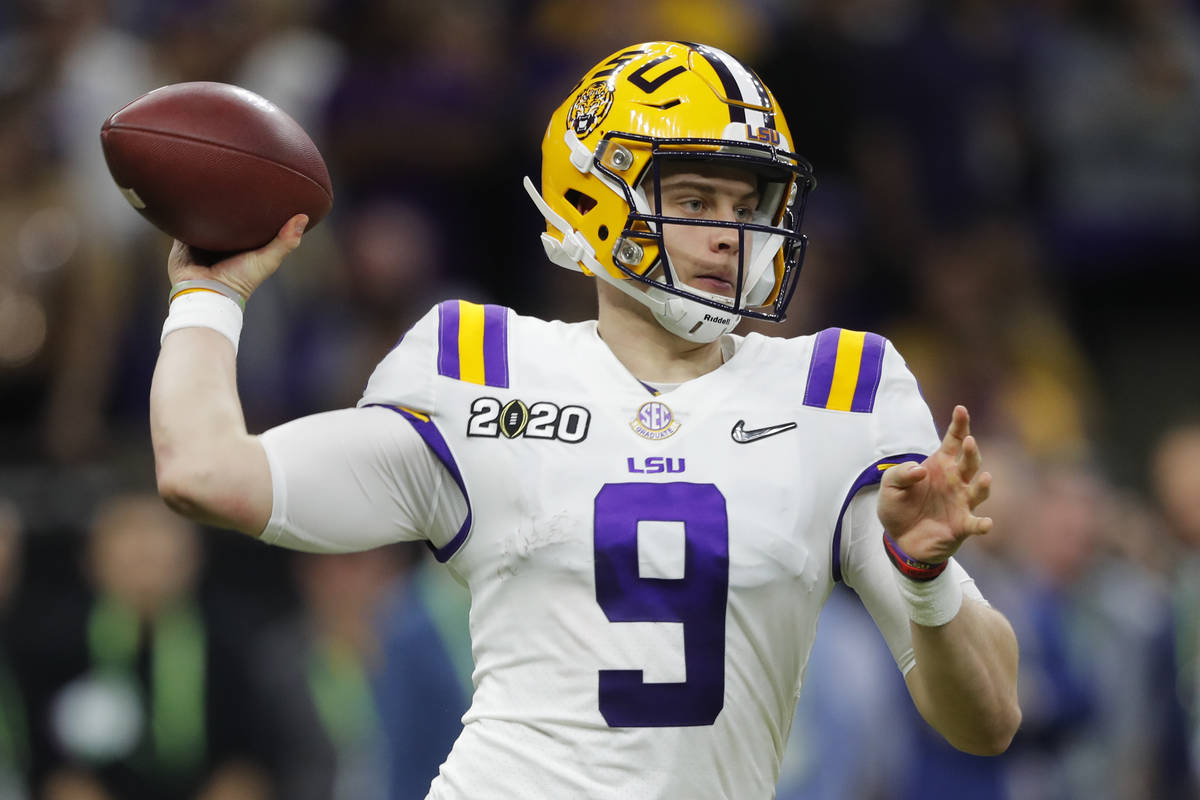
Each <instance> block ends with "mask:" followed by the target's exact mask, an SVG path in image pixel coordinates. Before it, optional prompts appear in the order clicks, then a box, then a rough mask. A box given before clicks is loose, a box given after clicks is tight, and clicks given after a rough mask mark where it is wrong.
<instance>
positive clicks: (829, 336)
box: [804, 328, 887, 414]
mask: <svg viewBox="0 0 1200 800" xmlns="http://www.w3.org/2000/svg"><path fill="white" fill-rule="evenodd" d="M886 344H887V340H886V339H884V338H883V337H882V336H880V335H879V334H877V333H865V332H862V331H849V330H844V329H842V328H826V329H825V330H823V331H821V332H820V333H818V334H817V336H816V341H815V342H814V343H813V354H812V360H811V361H810V362H809V366H808V380H807V383H806V384H805V387H804V405H806V406H812V407H814V408H825V409H829V410H831V411H853V412H857V413H860V414H866V413H870V412H871V411H872V410H873V409H874V408H875V393H876V392H877V391H878V390H879V380H880V377H881V376H882V374H883V355H884V350H885V349H886Z"/></svg>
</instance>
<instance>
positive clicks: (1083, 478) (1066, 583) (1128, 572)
mask: <svg viewBox="0 0 1200 800" xmlns="http://www.w3.org/2000/svg"><path fill="white" fill-rule="evenodd" d="M1112 494H1113V492H1112V488H1111V487H1110V486H1109V485H1108V484H1107V483H1106V482H1105V481H1104V480H1103V478H1101V477H1100V476H1099V475H1098V474H1097V473H1096V472H1094V471H1093V470H1091V469H1088V468H1086V467H1083V466H1075V465H1067V464H1059V465H1048V466H1047V467H1046V468H1045V469H1044V470H1042V471H1041V473H1040V479H1039V483H1038V491H1037V495H1036V497H1035V500H1034V503H1033V505H1032V508H1031V510H1030V512H1031V513H1030V515H1029V517H1028V519H1027V524H1026V525H1025V526H1023V527H1021V528H1020V529H1019V530H1018V531H1017V537H1016V545H1017V548H1018V549H1017V550H1016V551H1014V552H1016V553H1018V554H1019V555H1020V556H1021V559H1022V563H1021V570H1022V572H1023V573H1024V574H1025V575H1026V576H1027V578H1026V591H1025V593H1024V597H1023V608H1018V609H1009V608H1004V607H1001V611H1004V612H1005V613H1006V614H1008V615H1009V618H1010V619H1011V620H1012V622H1013V626H1014V628H1016V630H1017V635H1018V637H1019V639H1020V641H1021V643H1022V665H1021V670H1022V674H1021V682H1020V690H1021V708H1022V710H1023V712H1024V715H1025V719H1024V722H1023V723H1022V726H1021V730H1020V731H1019V732H1018V734H1017V738H1016V740H1014V746H1013V749H1011V750H1010V752H1009V756H1008V758H1009V761H1010V763H1011V764H1012V766H1013V769H1012V772H1011V777H1012V787H1013V792H1014V797H1020V798H1022V800H1024V799H1025V798H1030V799H1031V800H1036V799H1037V798H1047V799H1048V800H1049V799H1050V798H1075V797H1111V798H1128V800H1140V799H1141V798H1146V797H1164V798H1166V797H1184V796H1185V794H1184V793H1185V791H1186V789H1185V786H1186V780H1187V775H1186V760H1185V758H1184V751H1183V746H1182V745H1183V743H1182V738H1181V735H1182V725H1181V724H1180V722H1181V721H1180V706H1179V703H1178V698H1177V696H1176V694H1175V693H1174V691H1173V690H1172V687H1174V686H1176V677H1175V676H1176V670H1175V663H1174V657H1173V656H1174V652H1173V648H1172V644H1171V634H1172V631H1173V625H1174V618H1173V615H1172V611H1171V606H1170V603H1169V597H1168V595H1167V591H1166V587H1165V586H1164V585H1163V583H1162V582H1161V581H1160V580H1159V579H1158V578H1157V577H1156V576H1155V575H1154V574H1153V573H1150V572H1149V571H1148V570H1146V569H1145V568H1144V567H1142V566H1141V565H1140V564H1137V563H1134V562H1131V561H1129V560H1126V559H1124V558H1121V557H1120V556H1118V555H1116V554H1114V553H1113V552H1112V551H1111V550H1110V549H1109V547H1108V546H1107V542H1108V539H1109V537H1110V536H1113V535H1117V536H1119V535H1123V533H1124V531H1110V526H1111V525H1113V524H1114V522H1115V521H1116V520H1118V519H1119V518H1120V517H1119V516H1118V515H1117V514H1116V513H1115V512H1114V509H1113V505H1112V503H1111V496H1112Z"/></svg>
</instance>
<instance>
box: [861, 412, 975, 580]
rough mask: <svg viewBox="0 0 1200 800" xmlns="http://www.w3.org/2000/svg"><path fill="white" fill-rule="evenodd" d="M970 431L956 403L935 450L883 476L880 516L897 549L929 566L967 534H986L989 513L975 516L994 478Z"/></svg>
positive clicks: (947, 554) (967, 419) (951, 552)
mask: <svg viewBox="0 0 1200 800" xmlns="http://www.w3.org/2000/svg"><path fill="white" fill-rule="evenodd" d="M982 463H983V458H982V456H981V455H980V453H979V444H978V442H976V441H975V437H974V436H972V435H971V421H970V415H969V414H968V413H967V409H966V408H964V407H963V406H955V408H954V413H953V414H952V415H951V418H950V427H949V428H948V429H947V430H946V435H945V437H944V438H943V439H942V444H941V446H940V447H938V449H937V450H936V451H935V452H934V453H933V454H932V455H930V456H929V457H928V458H926V459H925V460H924V461H923V462H921V463H920V464H917V463H916V462H914V461H907V462H905V463H903V464H897V465H896V466H894V467H892V468H890V469H889V470H888V471H887V472H885V473H884V474H883V481H882V483H881V484H880V491H879V519H880V521H882V522H883V527H884V529H885V530H886V531H887V532H888V533H889V534H890V535H891V537H892V538H893V539H895V540H896V543H897V544H898V545H900V549H901V550H903V551H904V552H905V553H907V554H908V555H909V556H910V557H912V558H915V559H918V560H920V561H925V562H927V563H930V564H936V563H940V562H942V561H945V560H946V559H947V558H949V557H950V556H952V555H954V553H955V552H956V551H957V550H958V548H959V546H960V545H961V544H962V543H963V542H964V541H965V540H966V539H967V537H968V536H977V535H983V534H986V533H987V532H988V531H990V530H991V529H992V519H991V517H977V516H975V514H974V511H975V507H976V506H978V505H979V504H980V503H982V502H983V501H984V500H986V499H987V497H988V494H989V492H990V491H991V485H992V476H991V474H990V473H987V472H982V471H980V466H981V465H982Z"/></svg>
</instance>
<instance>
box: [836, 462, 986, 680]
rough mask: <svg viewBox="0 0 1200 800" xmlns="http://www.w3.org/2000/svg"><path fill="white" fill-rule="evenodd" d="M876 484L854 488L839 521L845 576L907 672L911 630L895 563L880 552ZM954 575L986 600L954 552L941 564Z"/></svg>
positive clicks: (965, 591)
mask: <svg viewBox="0 0 1200 800" xmlns="http://www.w3.org/2000/svg"><path fill="white" fill-rule="evenodd" d="M878 498H879V487H878V486H877V485H876V486H871V487H869V488H867V489H864V490H863V491H861V492H859V493H858V494H857V495H856V496H855V498H854V500H853V501H852V502H851V503H850V507H849V509H847V511H846V518H845V520H844V522H843V530H844V535H845V541H846V547H845V581H846V585H847V586H849V587H850V588H852V589H853V590H854V591H855V592H856V593H857V594H858V596H859V597H860V598H861V599H862V602H863V605H864V606H865V607H866V609H867V612H868V613H869V614H870V615H871V618H872V619H873V620H875V625H876V627H878V628H879V632H880V633H882V634H883V638H884V640H885V641H886V642H887V646H888V650H890V651H891V653H892V658H893V659H895V661H896V666H897V667H898V668H899V669H900V672H901V673H902V674H904V675H907V674H908V672H909V670H911V669H912V668H913V667H914V666H916V663H917V660H916V657H915V656H914V655H913V645H912V630H911V628H909V624H908V609H907V608H906V606H905V604H904V598H902V597H901V596H900V589H899V588H898V587H897V586H896V576H895V572H896V568H895V567H893V566H892V564H891V562H890V561H888V559H887V555H886V554H885V553H884V550H883V544H882V538H883V523H881V522H880V521H879V515H878V514H876V513H875V508H876V505H877V502H878ZM946 571H947V572H948V573H950V575H951V576H952V579H953V580H956V581H958V582H959V583H960V584H961V585H962V588H963V594H965V595H966V596H967V597H971V598H974V599H975V600H977V601H979V602H981V603H983V604H985V605H987V604H988V602H987V600H985V599H984V597H983V595H982V594H981V593H980V591H979V589H978V588H977V587H976V586H975V581H974V580H973V579H972V578H971V576H970V575H969V574H967V571H966V570H965V569H963V567H962V566H961V565H960V564H959V563H958V561H957V560H956V559H954V558H951V559H950V566H948V567H947V568H946Z"/></svg>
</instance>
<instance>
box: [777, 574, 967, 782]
mask: <svg viewBox="0 0 1200 800" xmlns="http://www.w3.org/2000/svg"><path fill="white" fill-rule="evenodd" d="M803 680H804V683H803V686H802V687H801V690H800V697H799V701H798V703H797V706H796V716H795V719H794V721H793V723H792V730H791V734H790V736H789V737H788V742H787V748H786V750H785V751H784V756H783V763H782V765H781V766H780V774H779V783H778V793H777V795H776V798H777V800H844V799H845V798H855V800H894V799H895V798H897V797H899V795H898V794H896V792H897V791H898V790H899V787H900V786H901V785H902V784H903V782H904V780H905V778H906V776H907V775H908V774H909V770H910V769H911V766H912V759H911V755H912V752H913V747H912V741H911V737H909V736H904V735H898V733H897V729H896V728H892V727H890V726H883V725H880V724H879V721H880V720H881V719H887V720H893V721H894V720H903V719H907V715H908V713H909V711H908V709H909V708H911V707H912V701H911V700H909V698H908V692H907V689H906V688H905V685H904V678H903V677H902V676H901V675H900V672H899V670H898V669H896V663H895V662H894V661H893V660H892V655H891V653H890V652H889V651H888V649H887V645H886V644H885V642H884V640H883V637H882V636H880V635H879V630H878V629H877V628H876V627H875V624H874V623H873V622H872V621H871V617H870V616H869V615H868V614H867V612H866V609H865V608H863V605H862V602H861V601H860V600H859V599H858V597H857V596H856V595H855V594H854V592H853V591H851V590H849V589H847V588H846V587H845V586H844V585H841V584H839V585H837V586H835V587H834V589H833V593H832V594H831V595H830V596H829V600H828V602H826V604H825V607H824V608H823V609H821V617H820V621H819V623H818V625H817V638H816V639H815V640H814V642H813V650H812V656H811V657H810V658H809V661H808V668H807V670H806V671H805V674H804V679H803ZM922 724H924V723H922ZM935 735H936V734H935ZM972 797H974V796H973V795H972Z"/></svg>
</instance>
